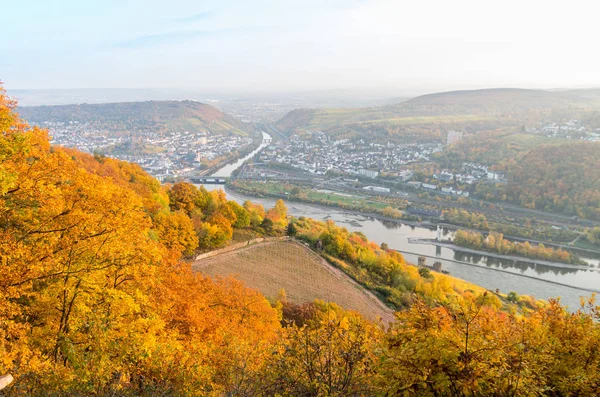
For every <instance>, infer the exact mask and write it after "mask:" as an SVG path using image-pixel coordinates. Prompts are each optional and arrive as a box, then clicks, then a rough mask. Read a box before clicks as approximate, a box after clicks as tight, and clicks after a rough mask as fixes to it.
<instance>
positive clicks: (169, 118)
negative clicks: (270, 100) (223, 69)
mask: <svg viewBox="0 0 600 397" xmlns="http://www.w3.org/2000/svg"><path fill="white" fill-rule="evenodd" d="M18 112H19V113H20V115H21V117H23V118H24V119H25V120H27V121H29V122H33V123H37V124H41V123H43V122H47V121H49V122H65V123H66V122H70V121H73V122H78V123H90V124H91V125H92V126H93V127H94V128H97V129H99V130H107V131H113V132H115V131H117V132H118V131H123V132H133V133H136V132H144V131H146V132H147V131H151V132H156V133H165V132H176V131H186V130H187V131H194V132H207V133H208V132H212V133H217V134H221V133H235V134H241V135H245V134H247V133H249V132H251V131H252V130H253V128H252V126H251V125H249V124H246V123H244V122H242V121H240V120H238V119H236V118H234V117H232V116H229V115H227V114H225V113H223V112H221V111H220V110H218V109H216V108H214V107H213V106H210V105H207V104H204V103H200V102H196V101H189V100H186V101H145V102H119V103H102V104H76V105H56V106H28V107H19V108H18Z"/></svg>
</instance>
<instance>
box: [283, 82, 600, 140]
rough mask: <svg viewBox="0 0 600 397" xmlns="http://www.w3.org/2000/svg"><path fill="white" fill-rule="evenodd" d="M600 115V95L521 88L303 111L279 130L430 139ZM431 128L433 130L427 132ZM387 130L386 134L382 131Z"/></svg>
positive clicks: (288, 117) (291, 115)
mask: <svg viewBox="0 0 600 397" xmlns="http://www.w3.org/2000/svg"><path fill="white" fill-rule="evenodd" d="M593 109H600V90H597V89H589V90H570V91H544V90H528V89H516V88H502V89H483V90H471V91H450V92H442V93H435V94H428V95H422V96H419V97H416V98H412V99H409V100H407V101H403V102H401V103H398V104H395V105H388V106H381V107H371V108H354V109H353V108H340V109H333V108H330V109H297V110H294V111H292V112H290V113H288V114H287V115H286V116H284V117H283V118H282V119H280V120H279V121H278V122H277V123H276V125H275V127H276V128H277V129H278V130H280V131H281V132H284V133H287V134H291V133H294V132H299V131H300V132H301V131H305V130H323V131H328V132H330V133H331V134H333V135H340V134H348V133H350V135H352V134H354V135H355V136H358V135H363V134H364V133H365V132H368V133H371V134H382V132H385V134H383V135H388V136H390V135H394V134H399V135H401V134H403V133H405V132H409V133H410V132H414V131H412V130H416V131H422V132H424V133H427V130H428V129H430V127H431V126H435V128H440V126H441V127H442V128H446V129H451V128H461V129H463V130H467V131H469V130H485V129H494V128H498V127H511V126H516V125H523V123H529V122H532V121H539V120H540V118H541V117H546V116H548V115H550V114H551V112H557V111H562V112H565V111H566V112H567V114H572V113H573V112H586V111H589V110H593ZM425 126H427V127H428V128H425ZM382 130H383V131H382Z"/></svg>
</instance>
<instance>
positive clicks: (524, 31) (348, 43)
mask: <svg viewBox="0 0 600 397" xmlns="http://www.w3.org/2000/svg"><path fill="white" fill-rule="evenodd" d="M599 16H600V1H597V0H587V1H580V0H570V1H563V0H561V1H555V0H545V1H538V0H496V1H492V0H472V1H471V0H435V1H434V0H429V1H428V0H408V1H384V0H381V1H379V0H373V1H353V0H343V1H333V0H332V1H328V0H317V1H313V0H302V1H292V0H289V1H288V0H275V1H260V0H247V1H227V0H210V1H202V0H189V1H187V0H186V1H183V0H182V1H178V0H167V1H165V0H159V1H155V0H139V1H138V0H37V1H35V0H18V1H9V2H6V4H2V17H3V18H2V24H1V26H0V33H1V34H0V80H2V81H4V83H5V86H6V88H9V89H11V88H12V89H14V88H82V87H99V88H108V87H112V88H130V87H131V88H150V87H172V88H191V89H206V90H212V91H219V90H223V91H236V90H240V91H278V90H313V89H332V88H388V89H389V88H393V89H395V88H398V89H399V90H400V89H401V90H404V91H410V90H412V89H416V90H420V89H422V88H423V87H425V89H454V88H472V87H492V86H526V87H566V86H600V51H598V45H599V44H598V41H599V39H600V25H599V22H598V21H599V18H600V17H599Z"/></svg>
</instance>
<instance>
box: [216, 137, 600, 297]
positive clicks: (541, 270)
mask: <svg viewBox="0 0 600 397" xmlns="http://www.w3.org/2000/svg"><path fill="white" fill-rule="evenodd" d="M267 138H269V139H270V136H269V135H268V134H266V133H264V132H263V139H264V140H263V143H261V145H260V146H259V148H258V149H256V150H255V151H254V152H252V153H250V154H249V155H248V156H246V157H245V158H243V159H241V160H239V161H237V162H236V163H234V164H231V165H228V166H226V167H224V168H222V169H221V170H219V171H217V172H216V173H215V174H214V176H221V177H226V176H230V175H231V172H232V171H233V170H235V169H236V168H238V167H239V166H240V165H241V164H242V163H243V162H244V161H245V160H247V159H249V158H251V157H252V156H254V155H255V154H256V153H257V152H258V151H260V150H262V149H263V148H264V147H265V146H267V145H268V143H265V140H266V139H267ZM205 187H206V189H208V190H214V189H222V186H219V185H205ZM226 193H227V196H228V198H229V199H230V200H235V201H237V202H239V203H243V202H244V201H246V200H250V201H252V202H256V203H260V204H262V205H264V206H265V208H271V207H273V206H274V205H275V201H276V199H273V198H257V197H251V196H246V195H243V194H241V193H238V192H234V191H231V190H229V189H228V190H227V191H226ZM286 205H287V206H288V213H289V214H290V215H293V216H296V217H300V216H305V217H307V218H313V219H318V220H328V219H331V220H333V221H334V222H335V223H336V224H338V225H341V226H344V227H346V228H347V229H348V230H350V231H360V232H362V233H364V234H365V235H366V236H367V237H368V238H369V239H370V240H372V241H375V242H376V243H377V244H381V243H382V242H385V243H387V244H388V246H389V247H390V248H392V249H395V250H398V251H400V252H402V253H403V255H404V257H405V258H406V260H407V261H409V262H412V263H416V262H417V257H418V256H419V255H425V256H427V263H428V264H430V265H431V264H432V263H433V262H434V261H437V260H439V261H440V262H442V265H443V268H444V269H445V270H448V271H449V272H450V274H451V275H452V276H455V277H458V278H461V279H463V280H467V281H469V282H472V283H474V284H478V285H481V286H482V287H485V288H487V289H490V290H495V289H499V290H500V291H501V292H504V293H508V292H510V291H515V292H517V293H518V294H525V295H533V296H535V297H537V298H541V299H548V298H554V297H559V296H560V297H561V302H562V303H563V304H565V305H567V306H569V308H571V309H576V308H578V307H579V297H580V296H589V295H591V291H599V292H600V260H599V258H593V257H591V256H586V255H580V257H581V258H582V259H584V260H586V261H587V262H588V263H590V264H591V265H592V266H590V267H589V268H576V267H563V266H560V265H557V266H549V265H539V264H532V263H526V262H514V261H510V260H501V259H496V258H493V257H488V256H485V255H473V254H467V253H463V252H460V251H459V250H453V249H450V248H446V247H436V246H433V245H423V244H412V243H409V241H408V238H409V237H412V238H422V239H434V238H435V237H436V232H435V230H430V229H428V228H425V227H419V226H409V225H405V224H400V223H397V222H390V221H383V220H379V219H376V218H373V217H370V216H365V215H362V214H357V213H353V212H349V211H345V210H342V209H338V208H329V207H323V206H317V205H310V204H304V203H298V202H286ZM452 234H453V232H452V231H449V230H446V229H444V230H443V235H444V238H451V237H452Z"/></svg>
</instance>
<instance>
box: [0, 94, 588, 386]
mask: <svg viewBox="0 0 600 397" xmlns="http://www.w3.org/2000/svg"><path fill="white" fill-rule="evenodd" d="M15 106H16V104H15V103H14V102H13V101H11V100H10V99H9V98H7V97H6V96H5V95H4V91H3V90H2V88H1V87H0V271H1V273H0V274H1V277H0V375H4V374H10V375H12V376H13V377H14V382H13V384H11V385H10V386H8V388H6V389H3V390H2V393H3V395H7V396H11V397H12V396H19V397H20V396H27V397H46V396H57V397H62V396H81V397H83V396H99V397H101V396H107V397H108V396H115V395H118V396H124V397H133V396H173V397H183V396H186V397H187V396H215V397H217V396H219V397H220V396H256V397H267V396H336V397H341V396H355V397H359V396H398V395H411V396H466V395H469V396H523V397H524V396H553V397H558V396H596V395H598V390H599V385H600V355H599V354H598V347H599V346H600V326H599V325H598V323H599V321H600V306H597V305H596V304H595V301H594V298H590V299H589V300H587V301H586V302H584V303H586V306H585V308H584V309H582V310H580V311H577V312H575V313H570V312H567V311H566V310H565V308H563V307H561V306H560V304H559V303H558V302H556V301H550V302H549V303H548V304H543V303H542V302H536V301H535V300H531V299H525V300H523V297H519V296H518V295H517V294H514V293H513V294H509V295H510V297H509V296H507V299H506V301H507V302H509V303H510V305H509V304H508V303H507V304H506V305H505V304H504V303H503V302H502V301H501V300H500V297H499V296H498V295H497V294H496V293H491V292H488V291H484V290H483V289H482V288H479V287H476V286H472V285H469V284H467V283H464V282H460V280H456V279H452V278H451V277H449V276H446V275H442V274H433V272H429V270H428V269H426V268H422V269H417V268H416V267H414V266H410V265H408V264H407V263H406V262H405V261H404V258H403V257H402V255H400V254H399V253H398V252H395V251H393V250H390V249H388V248H387V247H386V246H385V245H383V244H382V245H381V246H378V245H377V244H374V243H373V242H370V241H369V240H368V239H367V238H366V237H365V236H364V235H363V234H362V233H358V232H354V233H350V232H349V231H348V230H347V229H345V228H342V227H339V226H336V225H335V224H334V223H333V222H332V221H328V222H318V221H314V220H310V219H306V218H298V219H290V218H289V217H288V216H287V212H286V207H285V204H284V203H283V201H281V200H280V201H278V202H277V204H276V205H275V207H274V208H271V209H268V210H265V208H263V206H262V205H258V204H253V203H250V202H246V203H245V204H244V206H241V205H239V204H237V203H236V202H234V201H227V199H226V197H225V194H224V192H223V191H211V192H208V191H206V190H205V189H198V188H196V187H195V186H194V185H191V184H189V183H185V182H180V183H176V184H174V185H168V186H165V185H161V184H160V183H159V182H158V181H157V180H155V179H153V178H152V177H150V176H149V175H148V174H147V173H145V172H144V171H143V170H142V169H141V167H139V166H138V165H135V164H132V163H126V162H123V161H119V160H116V159H111V158H107V157H103V156H99V155H97V156H92V155H89V154H84V153H81V152H78V151H76V150H73V149H67V148H62V147H53V146H51V145H50V142H49V140H48V132H47V131H46V130H43V129H40V128H30V127H29V126H28V125H27V124H26V123H24V122H22V120H20V119H19V117H18V115H17V114H16V112H15ZM234 229H236V230H237V232H238V233H243V234H241V235H238V236H239V237H243V236H244V235H245V236H254V235H260V236H263V235H264V236H278V235H285V234H288V235H293V236H296V238H299V239H302V240H303V241H305V242H306V243H307V244H310V245H311V246H315V244H316V243H319V242H320V245H321V247H322V251H321V254H322V255H323V256H324V257H325V258H327V259H328V260H329V261H330V263H334V264H335V265H336V267H337V268H338V269H339V270H340V271H343V272H345V273H347V274H349V275H351V276H352V278H354V279H355V280H356V281H357V282H359V283H360V284H361V285H364V286H366V287H367V288H369V289H372V290H373V291H375V292H377V294H379V295H380V296H381V297H382V298H385V300H386V301H387V302H388V303H391V304H394V305H396V306H398V307H403V308H404V310H401V311H398V312H396V314H395V316H396V318H397V320H396V321H394V322H393V323H392V324H391V325H389V327H388V328H384V326H383V324H381V325H378V324H374V323H372V322H369V321H367V320H365V319H364V318H362V317H361V316H360V315H359V314H358V313H355V312H351V311H346V310H344V309H342V308H340V307H339V306H337V305H336V304H334V303H325V302H322V301H315V302H312V303H306V304H302V305H298V304H295V303H294V302H289V301H288V300H287V297H286V295H285V291H281V292H282V293H281V294H278V296H277V297H272V298H273V299H272V300H271V301H269V300H267V298H266V297H265V296H264V295H261V294H260V293H258V292H257V291H254V290H252V289H250V288H248V287H247V286H245V285H244V284H243V283H241V282H240V281H238V280H236V279H234V278H216V279H212V278H210V277H206V276H203V275H201V274H197V273H194V272H193V271H192V269H191V267H190V264H189V263H188V262H186V261H185V260H182V258H183V256H184V255H185V256H187V255H194V254H195V252H196V250H197V249H198V248H200V249H201V250H202V251H208V250H211V249H213V248H217V247H222V246H224V245H226V244H227V243H228V242H229V241H231V240H232V239H233V238H234ZM279 258H281V257H279ZM279 258H277V257H276V258H275V259H274V260H278V259H279ZM304 270H305V269H303V268H300V267H298V268H297V269H296V271H295V272H294V273H295V275H296V276H298V280H299V282H310V279H305V278H304V277H305V276H304V274H305V273H303V272H304ZM260 277H264V278H267V277H268V275H260ZM509 298H510V299H509ZM522 303H523V304H524V305H523V306H522V305H521V304H522ZM505 307H506V309H507V310H506V311H505V310H503V309H504V308H505ZM525 307H528V308H529V310H520V309H524V308H525Z"/></svg>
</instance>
